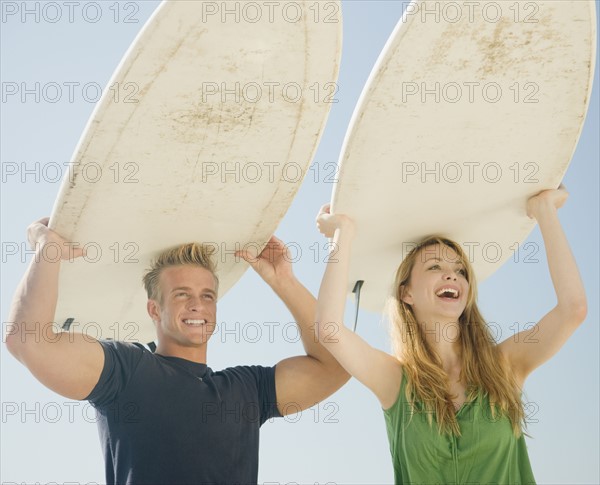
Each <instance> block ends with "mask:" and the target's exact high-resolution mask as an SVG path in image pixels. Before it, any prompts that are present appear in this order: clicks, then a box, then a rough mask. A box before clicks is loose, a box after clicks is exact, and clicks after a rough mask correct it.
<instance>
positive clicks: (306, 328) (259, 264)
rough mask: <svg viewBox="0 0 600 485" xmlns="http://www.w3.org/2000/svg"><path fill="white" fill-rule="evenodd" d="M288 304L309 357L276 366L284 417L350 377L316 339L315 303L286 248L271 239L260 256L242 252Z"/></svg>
mask: <svg viewBox="0 0 600 485" xmlns="http://www.w3.org/2000/svg"><path fill="white" fill-rule="evenodd" d="M240 254H241V256H242V257H243V258H244V259H245V260H246V261H248V262H249V263H250V265H251V266H252V267H253V268H254V269H255V270H256V272H257V273H258V274H259V275H260V276H261V277H262V278H263V279H264V280H265V281H266V282H267V283H268V284H269V286H270V287H271V288H272V289H273V291H275V293H276V294H277V296H279V298H281V300H282V301H283V302H284V303H285V305H286V306H287V308H288V309H289V310H290V312H291V314H292V316H293V317H294V319H295V320H296V323H297V325H298V329H299V331H300V335H301V337H302V344H303V346H304V350H305V352H306V355H304V356H297V357H291V358H289V359H285V360H282V361H281V362H279V363H278V364H277V367H276V372H275V386H276V392H277V405H278V408H279V412H280V413H281V414H282V415H285V414H290V413H294V412H298V411H301V410H304V409H307V408H309V407H311V406H314V405H315V404H316V403H318V402H320V401H322V400H323V399H325V398H327V397H328V396H330V395H331V394H333V393H334V392H335V391H337V390H338V389H339V388H340V387H342V386H343V385H344V384H345V383H346V382H347V381H348V379H349V378H350V375H349V374H348V373H347V372H346V371H345V370H344V369H343V368H342V366H340V364H339V363H338V362H337V360H336V359H334V358H333V356H332V355H331V354H330V353H329V351H328V350H327V349H326V348H325V347H323V346H322V345H321V344H320V343H319V341H318V339H317V338H316V336H315V333H314V332H315V311H316V300H315V298H314V296H313V295H312V294H311V293H310V292H309V291H308V290H307V289H306V288H305V287H304V286H303V285H302V284H301V283H300V282H299V281H298V280H297V279H296V277H295V276H294V274H293V272H292V265H291V263H290V258H289V255H288V254H287V249H286V247H285V245H284V244H283V242H282V241H280V240H279V239H277V238H276V237H272V238H271V239H270V241H269V243H268V244H267V246H266V247H265V249H264V250H263V251H262V253H261V254H260V255H259V256H258V257H252V256H251V255H249V254H247V253H240Z"/></svg>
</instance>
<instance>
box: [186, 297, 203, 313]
mask: <svg viewBox="0 0 600 485" xmlns="http://www.w3.org/2000/svg"><path fill="white" fill-rule="evenodd" d="M186 306H187V309H188V310H189V311H192V312H197V311H200V309H201V307H202V300H201V299H200V298H197V297H195V296H193V297H191V298H190V299H189V300H188V302H187V305H186Z"/></svg>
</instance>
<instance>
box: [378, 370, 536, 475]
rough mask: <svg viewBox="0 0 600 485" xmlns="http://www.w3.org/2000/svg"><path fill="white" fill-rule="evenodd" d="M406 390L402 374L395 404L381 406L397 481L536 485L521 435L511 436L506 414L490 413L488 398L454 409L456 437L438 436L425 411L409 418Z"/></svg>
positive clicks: (479, 397)
mask: <svg viewBox="0 0 600 485" xmlns="http://www.w3.org/2000/svg"><path fill="white" fill-rule="evenodd" d="M405 390H406V378H405V376H403V377H402V383H401V385H400V393H399V394H398V398H397V400H396V402H395V403H394V404H393V405H392V407H391V408H389V409H387V410H384V415H385V423H386V427H387V434H388V439H389V442H390V451H391V453H392V460H393V464H394V476H395V483H396V484H402V485H406V484H411V485H416V484H419V485H421V484H423V485H424V484H472V483H477V484H478V485H484V484H510V485H516V484H535V479H534V477H533V471H532V470H531V465H530V463H529V456H528V455H527V447H526V445H525V438H524V436H523V435H521V436H520V437H519V438H517V437H515V435H514V433H513V429H512V425H511V423H510V419H509V418H508V417H506V416H499V413H496V414H495V416H494V417H492V416H491V411H490V405H489V400H488V398H487V396H483V395H482V393H479V395H478V396H477V398H476V399H475V400H474V401H471V402H465V404H464V405H463V406H462V407H461V408H460V410H459V411H458V412H457V414H456V418H457V420H458V424H459V426H460V431H461V436H459V437H457V436H451V435H448V434H442V435H441V434H440V433H439V432H438V429H437V425H436V422H435V418H434V419H433V426H430V425H429V422H428V420H427V416H426V414H425V413H419V412H415V414H414V415H413V416H412V419H411V411H410V404H409V403H408V402H407V400H406V395H405ZM417 409H418V404H417Z"/></svg>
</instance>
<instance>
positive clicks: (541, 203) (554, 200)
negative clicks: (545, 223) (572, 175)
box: [527, 184, 569, 219]
mask: <svg viewBox="0 0 600 485" xmlns="http://www.w3.org/2000/svg"><path fill="white" fill-rule="evenodd" d="M567 197H569V193H568V192H567V190H566V189H565V186H564V185H563V184H560V187H559V188H558V189H550V190H544V191H542V192H540V193H539V194H537V195H534V196H533V197H531V198H530V199H529V200H528V201H527V215H528V216H529V217H530V218H531V219H539V215H540V212H541V211H542V210H544V209H547V208H553V209H555V210H557V209H559V208H561V207H562V206H563V205H564V203H565V202H566V200H567Z"/></svg>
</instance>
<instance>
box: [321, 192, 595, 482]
mask: <svg viewBox="0 0 600 485" xmlns="http://www.w3.org/2000/svg"><path fill="white" fill-rule="evenodd" d="M567 196H568V194H567V192H566V191H565V190H564V188H563V187H562V186H561V187H560V188H559V189H558V190H546V191H544V192H541V193H540V194H538V195H537V196H535V197H532V198H531V199H529V201H528V202H527V214H528V216H529V217H531V218H535V219H536V220H537V222H538V224H539V226H540V229H541V232H542V236H543V238H544V243H545V246H546V252H547V258H548V265H549V268H550V274H551V277H552V282H553V284H554V289H555V291H556V296H557V304H556V306H555V307H554V308H553V309H552V310H551V311H550V312H549V313H547V314H546V315H545V316H544V317H543V318H542V319H541V320H540V321H539V322H538V323H537V325H535V326H534V327H533V328H530V329H528V330H525V331H523V332H521V333H520V334H519V335H518V336H517V337H518V338H515V337H511V338H509V339H507V340H505V341H503V342H501V343H499V344H496V343H494V341H493V339H492V336H491V333H490V332H489V330H488V329H487V327H486V325H485V322H484V321H483V318H482V316H481V314H480V313H479V310H478V309H477V304H476V294H477V291H476V284H475V279H474V276H473V272H472V269H471V267H470V265H469V261H468V260H467V258H466V257H465V255H464V253H463V251H462V250H461V248H460V246H459V245H458V244H456V243H454V242H452V241H449V240H446V239H441V238H429V239H428V240H426V241H424V242H422V243H421V244H420V245H419V246H418V247H416V248H415V249H414V250H413V251H412V252H411V253H410V254H409V255H408V256H407V257H406V258H405V260H404V261H403V262H402V264H401V265H400V267H399V268H398V271H397V275H396V279H395V284H394V288H395V290H394V295H393V296H392V298H391V305H390V307H391V315H390V320H391V322H390V323H391V327H392V336H393V344H394V346H393V347H394V355H393V356H392V355H389V354H387V353H385V352H382V351H380V350H377V349H374V348H373V347H371V346H370V345H368V344H367V343H366V342H365V341H364V340H362V339H361V338H360V337H359V336H358V335H356V334H354V333H353V332H351V331H350V330H348V329H347V328H346V327H344V325H343V323H342V319H343V313H344V304H345V299H346V287H347V280H348V265H349V254H350V246H351V241H352V238H353V234H354V225H353V222H352V221H351V220H350V219H349V218H348V217H347V216H344V215H342V214H330V213H329V207H328V206H324V207H323V208H322V209H321V212H320V213H319V215H318V217H317V225H318V227H319V230H320V231H321V232H322V233H323V234H324V235H325V236H327V237H330V238H333V243H334V244H333V245H332V247H335V248H336V250H337V252H336V262H335V264H331V263H329V264H328V265H327V268H326V271H325V275H324V277H323V282H322V284H321V289H320V292H319V300H318V305H317V324H318V325H317V329H318V334H319V339H320V341H321V342H322V344H323V345H325V346H326V347H327V348H328V349H329V351H330V352H331V353H332V354H333V355H334V356H335V357H336V358H337V360H338V361H339V362H340V363H341V364H342V366H343V367H344V368H345V369H346V370H347V371H348V372H349V373H350V374H352V375H353V376H354V377H356V378H357V379H358V380H359V381H360V382H362V383H363V384H364V385H366V386H367V387H368V388H369V389H370V390H371V391H372V392H373V393H374V394H375V395H376V396H377V398H378V399H379V401H380V402H381V406H382V408H383V410H384V415H385V420H386V426H387V431H388V438H389V441H390V450H391V453H392V460H393V465H394V474H395V481H396V483H399V484H406V483H411V484H416V483H419V484H421V483H423V484H425V483H428V484H431V483H439V484H442V483H445V484H449V483H478V484H483V483H497V484H498V483H502V484H504V483H510V484H520V483H535V482H534V477H533V472H532V470H531V466H530V463H529V458H528V455H527V448H526V446H525V441H524V437H523V427H524V411H523V405H522V402H521V398H520V395H521V389H522V388H523V384H524V382H525V379H526V378H527V376H528V375H529V374H530V373H531V372H532V371H533V370H534V369H535V368H536V367H538V366H540V365H541V364H543V363H544V362H545V361H547V360H548V359H549V358H550V357H552V356H553V355H554V354H555V353H556V352H558V350H559V349H560V348H561V347H562V346H563V344H564V343H565V342H566V341H567V339H568V338H569V337H570V335H571V334H572V333H573V332H574V331H575V329H576V328H577V327H578V326H579V325H580V324H581V323H582V322H583V320H584V319H585V316H586V311H587V309H586V298H585V292H584V288H583V284H582V281H581V278H580V276H579V272H578V269H577V265H576V263H575V259H574V258H573V255H572V254H571V250H570V249H569V245H568V242H567V239H566V237H565V235H564V232H563V230H562V228H561V225H560V222H559V220H558V216H557V209H558V208H560V207H561V206H562V205H563V204H564V202H565V200H566V199H567ZM534 336H535V338H533V337H534ZM532 342H535V343H532Z"/></svg>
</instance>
